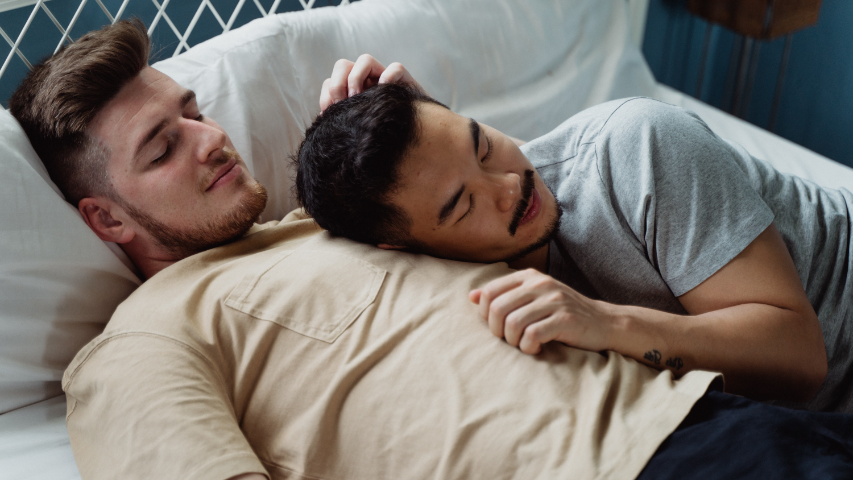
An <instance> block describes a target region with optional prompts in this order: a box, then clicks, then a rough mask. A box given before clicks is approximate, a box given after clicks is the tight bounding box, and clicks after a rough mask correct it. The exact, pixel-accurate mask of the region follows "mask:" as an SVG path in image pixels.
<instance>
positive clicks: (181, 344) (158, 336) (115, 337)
mask: <svg viewBox="0 0 853 480" xmlns="http://www.w3.org/2000/svg"><path fill="white" fill-rule="evenodd" d="M132 336H141V337H151V338H155V339H160V340H165V341H168V342H171V343H173V344H175V345H177V346H179V347H182V348H184V349H185V350H187V351H189V352H190V353H192V354H194V355H195V356H197V357H198V358H200V359H201V360H202V361H203V362H204V363H206V364H207V365H208V367H210V369H211V371H213V372H215V374H216V376H217V377H218V378H219V381H220V382H222V384H223V385H227V382H225V379H224V378H223V377H222V375H221V374H220V373H219V371H218V369H217V368H216V365H214V364H213V362H211V361H210V359H208V358H207V357H206V356H205V355H203V354H202V353H201V352H199V351H198V350H196V349H195V348H193V347H191V346H190V345H187V344H186V343H184V342H182V341H180V340H178V339H176V338H172V337H170V336H167V335H163V334H159V333H152V332H123V333H119V334H116V335H113V336H111V337H109V338H106V339H104V340H102V341H101V342H99V343H98V344H97V345H96V346H95V347H93V348H92V350H90V351H89V352H88V353H86V356H85V357H84V358H83V359H82V360H81V361H80V363H79V364H77V365H76V366H75V367H74V370H73V371H71V373H70V374H69V375H68V384H67V388H63V390H65V391H66V392H67V391H68V390H70V389H71V385H72V384H73V383H74V377H75V376H76V375H77V372H78V371H80V369H81V368H83V365H84V364H85V363H86V362H88V361H89V359H90V358H91V357H92V355H94V354H95V352H96V351H98V350H100V349H101V347H103V346H104V345H107V344H108V343H110V342H112V341H114V340H119V339H122V338H124V337H132ZM69 416H70V414H69Z"/></svg>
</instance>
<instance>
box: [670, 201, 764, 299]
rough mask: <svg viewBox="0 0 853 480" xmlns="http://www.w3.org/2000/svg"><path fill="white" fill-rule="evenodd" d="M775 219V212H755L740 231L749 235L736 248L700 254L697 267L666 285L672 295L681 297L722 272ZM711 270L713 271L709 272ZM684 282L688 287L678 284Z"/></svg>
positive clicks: (723, 248) (740, 240) (716, 249)
mask: <svg viewBox="0 0 853 480" xmlns="http://www.w3.org/2000/svg"><path fill="white" fill-rule="evenodd" d="M765 217H769V218H765ZM773 219H774V215H773V211H772V210H770V209H767V210H761V211H758V212H755V213H754V214H753V215H751V216H750V217H749V219H748V220H747V221H746V222H744V223H743V224H742V225H741V228H739V229H738V230H739V231H742V230H747V231H749V232H750V233H749V235H746V236H743V237H740V239H739V241H738V242H736V243H735V246H734V248H726V245H718V246H717V248H715V249H713V250H712V251H711V252H708V253H704V254H700V256H701V261H700V262H697V265H696V266H695V267H693V268H690V269H689V270H688V271H686V272H684V273H682V274H681V275H678V276H676V277H674V278H672V280H668V281H667V282H666V283H667V285H669V288H670V290H672V294H673V295H675V296H676V297H680V296H681V295H684V294H685V293H687V292H689V291H690V290H692V289H694V288H696V287H697V286H699V285H700V284H701V283H702V282H704V281H705V280H707V279H708V278H710V277H711V275H714V274H715V273H717V272H718V271H720V269H722V268H723V267H725V266H726V265H728V264H729V262H731V261H732V260H733V259H734V258H735V257H737V256H738V255H740V254H741V252H743V251H744V250H745V249H746V247H748V246H749V245H750V244H751V243H752V242H754V241H755V239H756V238H758V236H759V235H761V232H763V231H764V230H766V229H767V228H768V227H769V226H770V225H771V224H772V223H773ZM756 228H758V231H757V232H756V231H755V229H756ZM709 270H712V271H710V272H708V271H709ZM697 272H700V273H697ZM682 281H683V282H685V283H686V285H687V286H686V287H685V286H682V285H678V283H679V282H682ZM675 286H678V287H679V288H674V287H675Z"/></svg>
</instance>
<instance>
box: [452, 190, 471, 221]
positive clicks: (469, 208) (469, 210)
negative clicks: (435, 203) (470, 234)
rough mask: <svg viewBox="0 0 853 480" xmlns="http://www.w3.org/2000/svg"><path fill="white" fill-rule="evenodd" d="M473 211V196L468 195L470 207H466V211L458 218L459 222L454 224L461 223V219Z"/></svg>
mask: <svg viewBox="0 0 853 480" xmlns="http://www.w3.org/2000/svg"><path fill="white" fill-rule="evenodd" d="M473 211H474V194H473V193H472V194H471V195H470V206H469V207H468V211H466V212H465V213H464V214H463V215H462V216H461V217H459V220H456V223H459V222H461V221H462V219H463V218H465V217H467V216H468V215H470V214H471V212H473Z"/></svg>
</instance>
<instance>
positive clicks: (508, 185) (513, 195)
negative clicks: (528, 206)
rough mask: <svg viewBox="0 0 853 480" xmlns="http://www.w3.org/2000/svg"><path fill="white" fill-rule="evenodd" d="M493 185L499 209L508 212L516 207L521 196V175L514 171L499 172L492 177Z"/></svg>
mask: <svg viewBox="0 0 853 480" xmlns="http://www.w3.org/2000/svg"><path fill="white" fill-rule="evenodd" d="M492 185H493V188H492V191H493V195H494V197H495V205H496V206H497V208H498V210H499V211H501V212H506V211H509V210H512V209H513V208H515V205H516V203H518V200H519V198H520V197H521V177H520V176H519V175H518V174H516V173H513V172H506V173H501V174H497V175H494V177H493V179H492Z"/></svg>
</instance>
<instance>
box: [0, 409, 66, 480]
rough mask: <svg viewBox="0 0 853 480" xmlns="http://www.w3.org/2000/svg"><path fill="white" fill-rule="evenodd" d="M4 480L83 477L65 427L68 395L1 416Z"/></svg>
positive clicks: (0, 450) (0, 474)
mask: <svg viewBox="0 0 853 480" xmlns="http://www.w3.org/2000/svg"><path fill="white" fill-rule="evenodd" d="M0 479H4V480H5V479H9V480H11V479H20V480H79V479H80V473H78V471H77V465H76V464H75V463H74V455H73V454H72V453H71V443H70V442H69V440H68V429H66V428H65V395H60V396H58V397H54V398H51V399H49V400H44V401H42V402H39V403H36V404H33V405H30V406H28V407H24V408H19V409H17V410H13V411H11V412H8V413H4V414H3V415H0Z"/></svg>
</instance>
